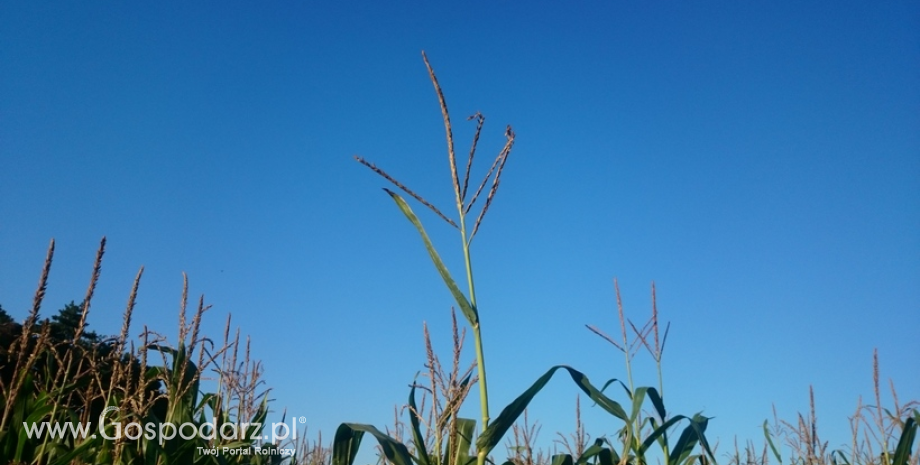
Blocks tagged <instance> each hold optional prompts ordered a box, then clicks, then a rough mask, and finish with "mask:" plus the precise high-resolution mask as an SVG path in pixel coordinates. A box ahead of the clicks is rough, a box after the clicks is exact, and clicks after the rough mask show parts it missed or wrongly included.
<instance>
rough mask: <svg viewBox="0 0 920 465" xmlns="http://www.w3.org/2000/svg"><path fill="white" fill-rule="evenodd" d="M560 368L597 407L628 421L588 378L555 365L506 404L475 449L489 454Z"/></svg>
mask: <svg viewBox="0 0 920 465" xmlns="http://www.w3.org/2000/svg"><path fill="white" fill-rule="evenodd" d="M560 368H561V369H565V370H566V371H568V373H569V375H570V376H571V377H572V380H573V381H575V384H576V385H578V387H579V388H581V390H582V391H584V393H585V394H587V395H588V397H590V398H591V400H593V401H594V402H595V403H597V405H599V406H600V407H601V408H603V409H604V410H606V411H607V412H609V413H610V414H612V415H614V416H615V417H617V418H619V419H621V420H623V421H626V420H628V417H627V415H626V411H625V410H623V407H622V406H621V405H620V404H618V403H617V402H616V401H614V400H612V399H610V398H609V397H607V396H605V395H604V394H603V393H602V392H601V391H599V390H598V389H597V388H596V387H594V385H592V384H591V383H590V382H589V381H588V377H587V376H585V375H584V373H582V372H580V371H578V370H576V369H574V368H571V367H568V366H565V365H556V366H554V367H552V368H550V369H549V371H547V372H546V373H545V374H543V376H541V377H540V378H539V379H537V381H536V382H534V383H533V385H531V386H530V388H528V389H527V390H526V391H524V393H523V394H521V395H520V396H518V397H517V399H514V401H513V402H511V403H510V404H508V406H507V407H505V408H504V410H502V411H501V413H499V414H498V417H496V418H495V420H494V421H493V422H491V423H490V424H489V425H488V426H487V427H486V428H485V429H484V430H483V432H482V434H481V435H479V439H478V440H477V441H476V448H477V449H478V450H479V451H485V453H486V454H488V453H489V452H491V451H492V449H493V448H495V446H497V445H498V444H499V443H500V442H501V440H502V438H503V437H504V436H505V433H507V432H508V430H509V429H510V428H511V426H512V425H513V424H514V422H516V421H517V419H518V417H519V416H521V414H522V413H523V412H524V409H526V408H527V405H528V404H530V401H531V400H533V398H534V397H535V396H536V395H537V393H539V392H540V390H542V389H543V387H544V386H546V383H547V382H549V380H550V378H552V377H553V374H555V373H556V371H557V370H559V369H560Z"/></svg>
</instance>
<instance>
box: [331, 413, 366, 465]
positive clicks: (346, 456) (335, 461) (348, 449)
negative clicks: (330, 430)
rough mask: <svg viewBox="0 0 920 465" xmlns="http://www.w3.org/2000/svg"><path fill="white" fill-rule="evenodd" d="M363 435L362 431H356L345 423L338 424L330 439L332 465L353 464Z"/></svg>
mask: <svg viewBox="0 0 920 465" xmlns="http://www.w3.org/2000/svg"><path fill="white" fill-rule="evenodd" d="M363 437H364V431H356V430H354V429H352V428H351V427H350V426H348V424H346V423H342V424H341V425H339V429H338V430H336V432H335V439H333V441H332V465H352V464H354V462H355V457H356V456H357V455H358V448H359V447H361V439H362V438H363Z"/></svg>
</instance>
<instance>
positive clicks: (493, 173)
mask: <svg viewBox="0 0 920 465" xmlns="http://www.w3.org/2000/svg"><path fill="white" fill-rule="evenodd" d="M422 59H423V61H424V63H425V67H426V68H427V71H428V75H429V77H430V79H431V82H432V84H433V85H434V90H435V93H436V95H437V98H438V102H439V104H440V107H441V115H442V118H443V120H444V128H445V132H446V135H447V154H448V162H449V165H450V172H451V181H452V185H453V193H454V200H455V207H456V210H457V221H454V220H453V219H451V218H449V217H448V216H447V215H445V214H444V213H442V212H441V210H439V209H438V208H437V207H435V206H434V205H432V204H431V203H429V202H428V201H426V200H425V199H424V198H423V197H421V196H420V195H418V194H416V193H415V192H413V191H412V190H410V189H409V188H408V187H406V186H405V185H404V184H402V183H401V182H399V181H398V180H396V179H395V178H393V177H392V176H390V175H389V174H387V173H386V172H385V171H383V170H382V169H380V168H378V167H377V166H376V165H374V164H372V163H370V162H368V161H366V160H365V159H364V158H362V157H357V156H356V157H355V158H356V159H357V161H358V162H360V163H361V164H363V165H365V166H366V167H368V168H369V169H371V170H372V171H374V172H375V173H377V174H378V175H380V176H382V177H383V178H384V179H386V180H387V181H389V182H390V183H392V184H393V185H394V186H396V187H397V188H398V189H399V190H401V191H402V192H403V193H404V194H406V195H408V196H410V197H412V198H414V199H415V200H416V201H418V202H419V203H421V204H422V205H424V206H425V207H427V208H428V209H430V210H431V211H433V212H434V213H435V214H436V215H437V216H438V217H439V218H441V219H442V220H443V221H445V222H446V223H447V224H449V225H450V226H451V227H453V228H455V229H457V230H458V232H459V234H460V240H461V241H460V243H461V253H462V256H463V262H464V267H465V270H464V271H465V275H466V288H467V292H466V293H464V291H463V290H461V288H460V286H459V285H458V284H457V282H456V281H455V280H454V278H453V276H452V275H451V273H450V271H449V270H448V268H447V267H446V266H445V264H444V263H443V261H442V260H441V257H440V255H439V254H438V252H437V250H436V249H435V246H434V244H433V243H432V241H431V239H430V238H429V236H428V233H427V232H426V230H425V228H424V226H423V225H422V222H421V220H419V218H418V217H417V216H416V215H415V213H414V212H413V211H412V209H411V208H410V206H409V204H408V203H407V202H406V201H405V200H404V199H403V197H402V196H401V195H400V194H399V193H397V192H394V191H392V190H390V189H384V191H385V192H386V193H387V195H389V196H390V198H391V199H392V200H393V201H394V202H395V203H396V206H397V207H398V208H399V210H400V211H401V212H402V214H403V215H404V216H405V217H406V219H407V220H408V221H409V222H410V223H411V224H412V225H413V226H414V227H415V229H416V231H417V232H418V234H419V235H420V236H421V239H422V243H423V244H424V246H425V250H426V251H427V252H428V255H429V257H430V258H431V261H432V263H433V264H434V266H435V269H436V270H437V272H438V274H439V275H440V276H441V278H442V280H443V281H444V284H445V285H446V286H447V288H448V290H449V291H450V293H451V295H452V296H453V298H454V300H455V301H456V303H457V306H458V307H459V308H460V310H461V313H462V314H463V316H464V317H465V318H466V320H467V323H468V324H469V327H470V329H471V331H472V333H473V343H474V350H475V355H476V374H477V379H476V382H477V384H478V386H479V402H480V417H481V418H480V421H481V423H480V427H481V430H480V431H481V432H480V434H479V436H478V438H476V439H475V441H474V440H473V437H472V434H473V430H474V428H475V421H474V420H469V419H458V422H459V423H460V424H462V428H461V430H460V434H459V437H458V439H457V441H455V442H454V443H453V444H452V445H451V447H449V448H448V450H449V451H451V453H450V454H446V455H444V454H440V453H432V451H429V450H428V449H427V448H426V445H425V442H424V441H423V440H422V439H421V438H422V437H423V435H422V434H421V431H420V418H419V417H418V413H417V410H416V409H414V406H415V398H414V397H415V390H414V389H415V388H413V389H412V390H411V391H410V395H409V405H410V407H413V408H411V409H410V423H411V427H412V438H413V439H412V444H413V445H414V447H413V448H412V449H411V450H410V448H409V447H407V446H406V444H404V442H402V441H400V440H398V439H397V438H394V437H392V436H391V435H388V434H385V433H383V432H381V431H380V430H379V429H377V428H376V427H374V426H372V425H366V424H357V423H343V424H342V425H340V426H339V428H338V430H337V432H336V436H335V439H334V441H333V463H334V464H335V465H352V464H353V462H354V460H355V457H356V455H357V451H358V448H359V447H360V444H361V440H362V438H363V436H364V434H370V435H371V436H373V437H374V438H375V439H376V440H377V442H378V444H379V448H380V451H381V452H382V454H383V456H384V457H385V460H386V461H389V462H391V463H393V464H395V465H410V464H412V463H415V464H417V465H469V464H471V463H473V462H475V463H476V464H477V465H484V464H485V462H486V459H487V457H488V456H489V453H490V452H492V450H493V449H494V448H495V447H496V446H497V445H498V444H499V443H500V442H501V440H502V438H503V437H504V435H505V434H506V433H507V432H508V431H509V430H510V429H511V428H512V426H513V425H514V423H515V422H516V421H517V419H518V418H519V417H520V415H521V414H522V413H523V412H524V411H525V409H526V408H527V406H528V405H529V403H530V402H531V401H532V400H533V399H534V397H535V396H536V395H537V394H538V393H539V392H540V391H541V390H542V389H543V387H544V386H545V385H546V384H547V383H548V382H549V380H550V379H551V378H552V377H553V375H554V374H555V373H556V372H557V371H559V370H562V371H565V372H567V373H568V374H569V376H570V377H571V378H572V380H573V381H574V382H575V384H576V385H577V386H578V387H579V388H580V389H581V390H582V391H583V392H584V393H585V394H587V395H588V397H589V398H590V399H591V400H593V401H594V402H595V403H596V405H598V406H599V407H600V408H602V409H604V410H605V411H607V412H608V413H610V414H611V415H613V416H614V417H616V418H618V419H619V420H621V421H623V422H625V423H627V425H635V423H636V422H637V415H638V413H639V412H638V407H639V406H641V405H642V403H643V402H642V400H641V399H644V398H645V396H646V395H648V397H649V398H651V399H652V402H653V404H654V405H655V407H656V410H657V411H658V413H659V417H660V418H661V419H662V422H663V424H660V425H658V424H654V423H653V425H654V426H655V427H656V429H655V432H653V433H652V434H651V435H650V436H649V437H648V438H647V439H646V441H644V442H641V443H635V441H634V439H636V438H638V436H634V437H632V438H630V437H628V438H626V443H627V444H629V447H631V448H632V450H634V451H636V450H638V451H639V452H640V454H639V458H640V459H641V458H642V457H643V454H642V453H641V452H642V450H640V448H642V449H644V448H647V447H648V446H649V445H650V443H653V442H655V441H656V440H658V439H659V438H661V437H662V435H664V433H665V431H667V429H668V428H671V427H672V426H673V425H674V424H675V422H676V421H679V420H681V419H684V418H685V417H680V416H678V417H674V418H672V419H669V420H667V421H665V420H664V419H665V418H666V414H665V412H664V406H663V404H662V402H661V398H660V395H659V394H658V393H657V391H655V390H654V389H649V388H639V389H637V390H636V391H635V394H634V395H633V394H632V391H631V390H630V391H629V392H630V393H631V395H633V396H634V399H636V401H634V403H633V411H632V412H631V413H627V411H626V410H625V409H624V408H623V407H622V406H621V405H620V404H619V403H617V402H615V401H614V400H612V399H610V398H609V397H607V396H606V395H605V394H604V393H603V392H602V390H600V389H597V388H596V387H595V386H594V385H592V384H591V383H590V382H589V380H588V378H587V376H585V375H584V374H583V373H582V372H580V371H578V370H575V369H574V368H571V367H568V366H564V365H559V366H554V367H552V368H550V369H549V370H548V371H547V372H546V373H545V374H544V375H543V376H541V377H540V378H539V379H537V380H536V382H534V383H533V384H532V385H531V386H530V387H529V388H528V389H527V390H526V391H524V392H523V393H522V394H521V395H519V396H518V397H517V398H516V399H515V400H514V401H513V402H511V403H510V404H508V405H507V406H506V407H505V408H504V409H503V410H502V411H501V412H500V413H499V414H498V416H497V417H495V418H494V419H493V418H492V417H491V415H490V409H489V390H488V383H487V378H486V374H487V371H486V360H485V352H484V350H483V341H482V337H481V331H480V329H481V320H480V312H479V308H478V306H477V300H476V288H475V284H474V279H473V276H474V273H473V266H472V258H471V245H472V242H473V239H474V237H475V236H476V233H477V232H478V231H479V229H480V226H481V225H482V221H483V218H484V217H485V215H486V213H487V212H488V210H489V207H490V206H491V204H492V202H493V200H494V198H495V194H496V192H497V191H498V187H499V185H500V181H501V175H502V173H503V170H504V168H505V165H506V163H507V161H508V157H509V155H510V154H511V149H512V146H513V145H514V139H515V134H514V131H513V130H512V129H511V127H510V126H508V127H507V128H506V129H505V138H506V142H505V145H504V147H503V148H502V149H501V151H500V152H499V153H498V155H497V156H496V157H495V159H494V161H493V162H492V165H491V167H490V168H489V170H488V172H487V173H486V175H485V177H484V178H483V180H482V182H480V184H479V187H478V188H477V189H476V190H475V192H472V191H471V190H470V189H469V187H470V184H469V179H470V169H471V167H472V163H473V159H474V155H475V152H476V146H477V142H478V140H479V135H480V132H481V130H482V126H483V123H484V121H485V118H484V117H483V116H482V115H481V114H479V113H476V114H474V115H473V116H471V117H470V118H469V120H475V121H476V130H475V133H474V136H473V141H472V145H471V149H470V152H469V156H468V158H467V160H466V166H465V170H463V171H462V177H461V170H460V168H459V167H458V163H457V157H456V155H455V150H454V138H453V131H452V128H451V121H450V115H449V112H448V110H447V103H446V101H445V99H444V94H443V92H442V90H441V87H440V85H439V84H438V80H437V77H436V76H435V73H434V70H433V69H432V67H431V65H430V63H429V62H428V58H427V56H426V55H425V53H424V52H422ZM490 181H491V184H490ZM487 186H489V189H488V194H486V196H485V201H484V203H483V205H482V207H481V208H480V209H479V213H478V215H475V220H473V218H474V216H473V215H471V213H472V209H473V207H474V205H476V202H477V200H479V199H480V198H481V195H482V193H483V192H484V190H485V188H486V187H487ZM471 192H472V195H468V194H470V193H471ZM413 412H414V413H413ZM690 420H691V427H690V428H688V430H685V433H686V434H684V435H682V436H681V439H680V440H679V442H678V446H679V447H678V448H676V449H675V451H674V452H673V453H672V455H673V454H677V455H676V459H677V460H674V461H672V462H669V464H668V465H678V464H683V463H686V462H688V461H689V460H690V459H691V458H692V457H690V455H689V452H688V451H689V450H692V448H693V445H695V444H696V443H697V442H700V441H703V443H704V444H705V440H704V438H703V437H702V432H703V430H704V429H705V422H706V419H705V418H702V417H694V418H693V419H690ZM627 431H628V432H630V433H636V432H637V431H636V428H635V427H634V426H628V428H627ZM473 446H475V451H474V450H473V449H472V447H473ZM709 455H710V456H711V453H710V454H709ZM593 457H607V458H612V459H615V460H614V462H612V463H619V464H620V465H625V464H626V463H627V462H629V461H630V455H629V454H627V453H624V454H619V455H616V454H615V453H613V451H612V450H611V449H610V448H609V447H607V446H605V444H604V443H603V442H600V443H597V444H595V446H594V447H591V448H589V449H588V450H587V451H586V452H585V454H583V456H582V457H579V458H578V460H579V461H580V463H585V461H587V460H589V459H591V458H593ZM559 460H566V458H565V457H564V456H560V458H559ZM567 460H569V461H572V458H571V457H569V458H568V459H567ZM602 463H605V464H606V463H608V461H603V462H602Z"/></svg>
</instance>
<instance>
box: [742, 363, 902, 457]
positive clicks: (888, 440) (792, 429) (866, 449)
mask: <svg viewBox="0 0 920 465" xmlns="http://www.w3.org/2000/svg"><path fill="white" fill-rule="evenodd" d="M872 381H873V387H874V394H875V404H874V405H864V404H863V402H862V398H860V399H859V401H858V402H857V407H856V411H855V413H854V414H853V416H852V417H850V432H851V435H852V436H851V442H850V444H849V445H848V446H847V447H841V448H838V449H833V450H829V447H828V446H829V444H828V442H827V441H823V440H821V438H820V436H819V432H818V418H817V415H816V413H815V410H816V409H815V393H814V389H813V388H812V387H809V389H808V397H809V407H810V409H809V412H808V413H807V414H806V415H802V414H799V415H798V416H797V418H796V419H795V420H794V421H786V420H780V419H779V418H778V416H777V414H776V409H775V407H774V411H773V418H774V420H773V425H772V426H771V425H770V423H769V421H767V420H764V423H763V434H764V439H765V444H764V446H763V449H762V452H760V453H757V452H756V451H755V450H754V446H753V444H752V443H749V444H748V445H747V447H746V448H745V452H744V455H745V457H744V458H742V457H741V453H740V451H739V450H738V448H737V446H736V448H735V454H734V457H733V460H732V462H733V465H742V464H744V465H755V464H756V465H767V464H768V463H769V459H770V457H771V456H772V457H773V459H774V460H776V463H777V464H779V465H783V462H784V458H783V454H782V448H783V446H784V445H785V446H786V447H787V448H788V450H789V456H788V457H787V459H786V460H787V461H788V463H789V464H790V465H917V464H918V463H920V453H918V452H917V451H916V450H914V440H915V439H916V436H917V431H918V423H920V410H918V407H920V402H917V401H909V402H907V403H905V404H901V403H900V402H899V401H898V394H897V391H896V390H895V388H894V384H893V383H891V385H890V389H891V396H892V399H893V401H894V406H893V408H887V407H884V406H883V405H882V399H881V387H880V383H879V362H878V351H877V350H876V351H875V352H874V353H873V365H872ZM768 451H769V454H768Z"/></svg>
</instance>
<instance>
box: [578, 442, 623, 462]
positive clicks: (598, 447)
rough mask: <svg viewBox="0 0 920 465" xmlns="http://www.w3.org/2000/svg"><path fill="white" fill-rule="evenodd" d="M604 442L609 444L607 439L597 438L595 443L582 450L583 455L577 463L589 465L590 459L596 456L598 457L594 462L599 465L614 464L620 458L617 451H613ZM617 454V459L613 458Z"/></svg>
mask: <svg viewBox="0 0 920 465" xmlns="http://www.w3.org/2000/svg"><path fill="white" fill-rule="evenodd" d="M604 444H607V440H606V439H604V438H598V439H595V440H594V444H592V445H591V446H590V447H588V448H587V449H585V451H584V452H582V454H581V457H578V460H577V461H576V462H575V464H576V465H587V464H588V461H589V460H591V459H593V458H594V457H597V460H596V461H595V462H594V463H595V464H597V465H613V464H614V463H615V462H619V460H620V459H619V457H618V456H616V452H612V451H611V450H610V448H608V447H606V446H605V445H604ZM615 456H616V457H617V459H616V460H614V459H613V458H614V457H615Z"/></svg>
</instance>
